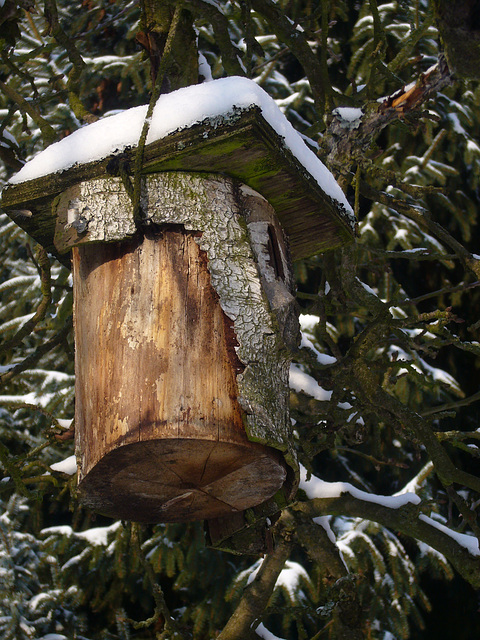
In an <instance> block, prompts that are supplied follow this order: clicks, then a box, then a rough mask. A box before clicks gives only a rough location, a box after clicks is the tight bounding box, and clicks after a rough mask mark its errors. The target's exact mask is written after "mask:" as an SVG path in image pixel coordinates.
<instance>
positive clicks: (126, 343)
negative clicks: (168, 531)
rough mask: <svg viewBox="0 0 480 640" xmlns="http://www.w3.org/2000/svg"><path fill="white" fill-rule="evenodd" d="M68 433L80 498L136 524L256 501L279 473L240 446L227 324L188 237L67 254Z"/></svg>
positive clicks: (172, 233)
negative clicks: (71, 348) (72, 387)
mask: <svg viewBox="0 0 480 640" xmlns="http://www.w3.org/2000/svg"><path fill="white" fill-rule="evenodd" d="M73 268H74V296H75V335H76V432H77V441H76V445H77V457H78V458H79V462H80V469H81V471H80V476H79V491H80V493H81V495H82V498H83V501H84V502H85V503H86V504H88V505H89V506H91V507H92V508H94V509H96V510H97V511H100V512H102V513H104V514H107V515H112V516H114V517H118V518H123V519H130V520H136V521H144V522H159V521H162V522H176V521H183V520H195V519H203V518H215V517H219V516H220V515H225V514H227V513H233V512H236V511H240V510H243V509H246V508H248V507H251V506H253V505H255V504H259V503H261V502H263V501H264V500H266V499H268V498H269V497H270V496H271V495H273V493H275V492H276V491H277V489H279V488H280V487H281V485H282V484H283V482H284V480H285V476H286V471H285V467H284V464H283V462H282V460H281V456H280V455H279V454H278V452H276V451H274V450H273V449H271V448H269V447H265V446H263V445H259V444H257V443H254V442H250V441H249V440H248V439H247V437H246V435H245V429H244V416H243V410H242V409H241V407H240V406H239V402H238V399H237V398H238V389H237V381H236V376H237V374H238V373H239V372H241V370H242V369H243V365H242V363H241V362H240V361H239V359H238V357H237V355H236V350H235V347H236V346H237V345H236V338H235V333H234V329H233V323H232V321H231V320H230V319H229V318H228V317H227V316H226V315H225V313H224V312H223V311H222V309H221V307H220V304H219V299H218V295H217V293H216V291H215V290H214V289H213V287H212V285H211V282H210V274H209V271H208V261H207V256H206V253H205V252H204V251H202V250H201V249H200V248H199V246H198V244H197V242H196V241H195V233H192V232H185V231H183V230H181V229H172V228H171V227H164V228H161V229H160V233H157V234H156V235H155V234H154V235H153V236H152V237H146V238H143V239H142V240H140V239H133V240H129V241H125V242H120V243H112V244H85V245H83V246H79V247H76V248H74V249H73Z"/></svg>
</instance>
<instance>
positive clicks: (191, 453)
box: [2, 79, 353, 523]
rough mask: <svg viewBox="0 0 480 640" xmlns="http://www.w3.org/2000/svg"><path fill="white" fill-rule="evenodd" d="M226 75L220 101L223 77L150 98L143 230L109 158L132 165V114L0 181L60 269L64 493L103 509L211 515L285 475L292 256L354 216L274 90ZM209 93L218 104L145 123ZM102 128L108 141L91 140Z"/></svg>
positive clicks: (346, 234) (157, 516)
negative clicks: (66, 315) (64, 340)
mask: <svg viewBox="0 0 480 640" xmlns="http://www.w3.org/2000/svg"><path fill="white" fill-rule="evenodd" d="M227 80H229V81H231V80H233V79H227ZM236 81H237V82H236V84H235V91H233V89H232V88H231V89H230V90H231V92H232V95H234V101H233V100H231V101H230V103H229V105H230V106H228V105H227V106H225V104H224V103H225V99H226V98H225V94H228V92H229V89H228V87H229V86H230V85H228V84H227V83H226V81H216V82H212V83H208V84H209V85H210V88H208V89H205V88H202V87H204V85H200V86H199V87H189V88H188V89H183V90H180V91H179V92H173V93H172V94H168V95H166V96H162V97H161V99H160V101H159V103H158V104H157V107H156V112H154V117H153V120H152V124H151V130H152V131H153V132H154V133H153V134H152V137H151V138H150V139H147V145H146V147H145V153H144V161H143V167H142V189H141V197H140V206H141V211H142V223H141V224H138V221H137V220H135V219H134V217H133V208H132V201H131V199H130V196H129V195H128V193H127V190H126V189H125V186H124V180H122V178H121V177H119V176H118V175H115V174H116V173H117V167H118V165H119V155H118V154H119V152H121V154H122V155H121V157H120V161H121V163H122V166H123V168H124V173H125V170H126V171H127V172H128V167H129V165H130V166H133V160H134V155H135V149H134V148H133V149H132V148H130V144H129V143H128V135H129V134H130V133H131V132H130V130H132V131H133V133H132V135H133V136H134V137H135V139H136V140H138V137H139V130H140V128H141V123H142V122H143V118H144V116H145V112H144V111H142V110H141V109H143V108H136V109H133V110H130V112H124V113H121V114H119V115H116V116H111V117H110V118H105V119H104V120H102V121H99V122H97V123H94V124H92V125H89V126H87V127H85V128H82V129H80V130H79V131H77V132H75V133H74V134H72V135H71V136H69V137H68V138H65V139H64V140H62V141H61V142H59V143H56V144H55V145H52V146H51V147H49V148H47V149H46V151H45V152H42V154H40V155H39V156H37V158H35V159H34V160H33V161H31V163H29V164H27V165H26V167H25V168H24V169H22V171H21V172H20V174H18V175H17V176H15V177H14V179H13V180H12V181H11V182H10V184H9V185H8V186H7V187H6V189H5V190H4V192H3V198H2V207H3V209H4V210H5V211H6V213H8V215H10V217H11V218H13V219H14V220H15V221H16V222H17V223H18V224H19V225H20V226H21V227H23V228H24V229H25V230H26V231H27V232H28V233H29V234H30V235H31V236H33V237H34V238H35V239H36V240H37V241H38V242H39V243H40V244H42V245H43V246H44V247H46V248H47V249H48V250H49V251H50V252H52V253H54V254H55V255H56V256H58V257H59V259H60V260H62V261H63V262H64V263H70V260H71V263H72V268H73V289H74V326H75V374H76V382H75V395H76V400H75V432H76V435H75V440H76V441H75V444H76V457H77V465H78V489H79V495H80V498H81V500H82V501H83V502H84V503H85V504H86V505H88V506H90V507H92V508H93V509H94V510H96V511H98V512H100V513H103V514H106V515H109V516H113V517H117V518H122V519H126V520H135V521H139V522H151V523H153V522H180V521H189V520H198V519H212V518H221V517H223V516H228V515H231V514H238V513H239V512H241V511H244V510H245V509H248V508H250V507H253V506H255V505H259V504H261V503H263V502H265V501H266V500H268V499H269V498H271V497H272V496H273V495H274V494H276V493H277V492H279V491H283V493H284V494H285V495H286V496H287V498H288V496H290V495H291V493H292V491H293V490H294V488H295V486H296V481H295V477H296V472H297V463H296V458H295V452H294V449H293V446H292V443H291V435H290V421H289V416H288V371H289V363H290V356H289V353H291V350H292V348H295V347H296V345H297V344H298V322H297V318H296V311H295V304H294V295H293V293H294V282H293V276H292V269H291V257H293V259H298V258H303V257H306V256H309V255H312V254H314V253H318V252H320V251H324V250H327V249H331V248H334V247H337V246H339V245H341V244H342V243H345V242H347V241H349V240H351V238H352V234H353V225H352V218H351V213H350V212H349V210H348V203H346V200H345V199H344V197H343V194H342V193H341V191H340V189H339V188H338V187H337V186H336V183H335V182H334V181H333V178H331V176H330V174H328V172H327V171H326V169H325V168H324V167H323V165H321V163H319V161H318V160H317V159H316V157H315V155H314V154H313V153H311V152H310V151H309V150H308V149H307V148H306V147H304V143H303V141H302V140H301V139H300V138H299V137H298V136H297V134H295V132H294V131H293V129H292V128H291V126H290V125H289V124H288V122H287V121H286V120H285V118H284V117H283V116H282V115H281V114H280V112H279V111H278V110H276V106H275V105H274V103H273V101H270V102H268V101H267V98H268V97H265V96H266V94H264V93H263V92H262V91H261V90H260V89H259V88H258V87H257V86H256V85H255V84H254V83H250V81H246V80H240V79H236ZM222 82H223V84H222ZM245 83H248V85H247V84H245ZM252 85H253V87H252ZM239 86H240V88H242V87H243V88H245V87H248V91H249V92H250V94H251V93H252V92H253V96H254V97H253V98H252V97H251V95H250V94H248V95H247V97H244V98H243V102H242V99H240V98H239V95H240V94H239ZM216 91H217V92H218V95H217V94H215V92H216ZM260 92H261V93H260ZM206 93H208V100H211V104H212V105H216V106H215V107H213V106H212V107H211V109H210V110H209V109H208V108H206V107H205V105H204V104H203V103H202V104H203V106H202V107H201V113H200V114H199V113H197V114H196V115H195V117H190V119H189V120H188V121H187V122H185V120H184V121H182V122H180V124H178V123H175V122H174V123H173V125H172V124H170V129H171V128H172V127H173V129H171V130H167V131H165V127H164V129H163V130H161V131H160V133H158V131H157V132H156V133H155V128H156V127H157V129H158V126H160V125H158V126H157V124H158V123H159V122H160V123H161V122H164V120H165V118H166V117H167V115H166V114H168V117H172V110H173V112H175V113H176V112H180V111H182V107H181V104H182V100H183V98H184V97H185V95H186V96H187V97H186V101H187V102H189V104H191V103H194V104H198V103H201V102H202V99H203V97H204V94H206ZM240 93H241V95H243V94H244V93H245V91H243V94H242V92H240ZM247 93H248V92H247ZM212 95H213V98H212ZM202 96H203V97H202ZM205 100H206V98H205ZM268 100H270V99H269V98H268ZM219 101H220V103H221V105H220V111H219V107H218V103H219ZM266 101H267V102H266ZM209 104H210V103H209ZM162 105H163V106H162ZM162 109H163V111H162ZM275 110H276V111H275ZM272 113H273V114H274V115H272ZM125 114H129V117H128V118H127V116H126V115H125ZM162 114H163V116H162ZM115 119H117V120H115ZM125 122H128V127H125V125H124V124H123V125H122V123H125ZM156 123H157V124H156ZM282 127H283V129H282ZM119 130H120V131H119ZM111 131H115V134H111V133H110V132H111ZM112 135H113V138H112ZM115 136H117V137H118V136H123V137H122V140H123V142H119V141H118V140H117V138H115ZM295 136H297V137H295ZM99 140H102V141H103V142H102V144H108V145H110V146H109V147H108V149H107V151H105V148H103V147H102V148H101V149H100V150H99V151H98V152H92V151H91V150H92V148H95V145H96V144H98V141H99ZM112 140H113V141H112ZM125 140H127V142H125ZM299 145H303V146H302V147H301V148H302V149H303V148H304V151H302V152H301V153H299V152H298V149H299V148H300V146H299ZM131 146H133V145H131ZM84 147H85V148H88V149H89V151H88V154H89V155H88V156H87V157H84V156H82V149H83V148H84ZM309 154H310V155H309ZM42 156H43V158H42ZM34 163H36V164H34ZM320 165H321V171H322V172H323V173H322V176H324V180H325V182H324V183H322V179H323V178H322V179H319V178H318V175H316V174H315V172H316V171H317V170H318V167H319V166H320ZM312 167H313V170H312ZM22 172H23V175H22ZM332 185H334V186H332ZM335 189H337V190H338V191H335Z"/></svg>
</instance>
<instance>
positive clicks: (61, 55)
mask: <svg viewBox="0 0 480 640" xmlns="http://www.w3.org/2000/svg"><path fill="white" fill-rule="evenodd" d="M0 5H1V6H0V52H1V59H0V91H1V93H0V115H1V123H0V159H1V160H2V163H1V164H0V180H1V181H2V184H5V183H6V182H7V181H8V179H9V178H10V177H11V176H12V175H13V174H14V173H15V172H16V171H18V170H19V169H20V168H21V167H22V166H23V164H24V162H25V161H27V160H29V159H30V158H32V157H33V156H35V155H36V154H37V153H38V152H39V151H41V150H42V149H43V148H45V147H46V146H47V145H49V144H51V143H52V142H54V141H57V140H59V139H61V138H63V137H65V136H67V135H69V134H70V133H71V132H73V131H74V130H76V129H77V128H79V127H80V126H82V125H84V124H88V123H91V122H93V121H95V120H96V119H98V118H100V117H108V115H109V114H111V113H112V112H115V111H117V110H122V109H127V108H130V107H132V106H137V105H139V104H145V103H149V101H150V100H151V99H152V96H153V100H155V99H156V98H158V95H159V94H160V93H162V92H163V93H164V92H169V91H173V90H175V89H177V88H179V87H182V86H186V85H189V84H194V83H196V82H204V81H209V80H211V78H215V79H216V78H220V77H223V76H227V75H244V76H247V77H249V78H251V79H253V80H254V81H255V82H256V83H257V84H258V85H259V86H261V87H262V88H263V89H265V91H267V92H268V93H269V95H270V96H272V97H273V98H274V99H275V101H276V103H277V105H278V106H279V107H280V108H281V110H282V111H283V112H284V113H285V115H286V116H287V118H288V119H289V120H290V121H291V123H292V124H293V126H294V127H295V128H296V129H297V130H298V131H299V132H300V133H301V134H302V135H303V136H304V139H305V140H306V143H307V144H308V145H309V146H310V147H311V148H312V149H314V150H315V152H316V153H317V154H318V156H319V158H321V159H322V161H323V162H324V163H325V164H326V165H327V166H328V168H329V169H330V171H331V172H332V173H333V175H334V176H335V178H336V179H337V181H338V183H339V184H340V185H341V187H342V188H343V190H344V191H345V193H346V194H347V196H348V198H349V200H350V202H351V203H352V205H353V207H354V209H355V213H356V215H357V218H358V234H357V237H356V239H355V242H354V243H352V244H350V245H348V246H346V247H344V248H342V249H339V250H336V251H332V252H330V253H326V254H324V255H316V256H313V257H311V258H308V259H305V260H302V261H299V262H297V263H296V264H295V274H296V280H297V287H298V291H297V300H298V307H299V311H300V324H301V329H302V343H301V346H300V348H299V349H298V350H296V351H295V352H294V353H292V358H293V364H292V368H291V377H290V385H291V417H292V423H293V431H292V439H293V441H294V443H295V448H296V450H297V453H298V457H299V461H300V463H301V482H300V489H299V491H298V493H297V496H296V497H295V499H294V501H293V502H292V503H291V504H289V505H288V506H286V507H285V508H284V509H283V510H282V511H281V512H279V513H276V514H275V515H274V516H272V515H271V516H270V517H269V518H270V519H267V520H265V519H264V520H265V522H266V524H267V525H268V526H269V529H268V535H269V537H270V538H271V543H270V545H269V551H268V552H267V553H266V554H265V556H264V557H254V558H252V557H251V556H248V555H244V556H242V555H238V556H236V555H231V554H227V553H225V552H223V551H219V550H216V549H212V548H209V547H208V546H206V544H205V537H204V531H203V527H202V523H190V524H185V525H180V524H159V525H155V526H148V527H147V526H140V525H138V524H136V523H125V522H112V521H111V520H108V519H107V518H104V517H102V516H96V515H95V514H93V513H91V512H89V511H88V510H86V509H85V508H83V507H82V506H81V505H80V504H79V502H78V500H77V497H76V486H75V476H74V469H73V468H72V464H71V456H72V454H73V446H72V438H71V433H72V428H73V426H72V418H73V402H74V391H73V379H74V375H73V360H74V347H73V335H72V318H71V314H72V290H71V289H72V283H71V276H70V271H69V269H68V264H67V263H65V264H61V263H60V262H58V261H57V260H56V259H55V258H53V257H52V256H51V255H49V254H48V253H47V251H46V250H45V249H44V248H43V247H41V246H39V245H36V244H35V242H34V241H33V240H32V239H30V238H29V237H28V236H27V235H26V234H25V233H24V232H23V231H22V230H21V229H20V227H18V226H17V225H16V224H15V223H14V222H12V221H11V220H10V219H9V218H8V217H7V215H5V214H2V215H1V217H0V243H1V256H2V259H1V267H0V268H1V277H0V296H1V298H0V299H1V305H0V323H1V324H0V332H1V337H2V343H1V344H0V359H1V360H0V380H1V383H2V388H1V392H0V393H1V395H0V407H1V408H0V468H1V470H2V474H3V478H2V480H1V481H0V510H1V513H2V515H1V516H0V630H1V631H0V633H1V635H2V637H5V638H6V639H7V638H21V639H23V638H25V639H27V638H28V639H33V640H41V639H43V640H61V639H63V638H78V639H82V638H85V639H92V640H93V639H95V640H97V639H98V638H103V639H105V640H106V639H112V640H113V639H118V640H120V639H121V640H127V639H130V638H132V639H133V638H158V639H160V638H168V639H170V640H174V639H180V638H181V639H182V640H187V639H189V638H191V639H193V640H209V639H212V638H216V637H218V638H219V639H220V640H233V639H234V638H238V639H247V638H255V637H263V638H266V639H272V638H283V639H285V640H297V639H298V640H303V639H307V638H308V639H310V640H314V639H317V638H327V637H328V638H332V639H341V638H349V639H353V640H355V639H356V638H371V639H372V640H384V639H385V640H392V639H395V640H403V639H405V640H406V639H408V638H419V637H422V638H428V637H430V636H429V635H428V633H429V626H428V625H427V627H426V628H425V624H426V622H427V621H428V620H430V619H431V618H430V616H429V614H428V612H429V610H430V608H431V603H430V601H434V598H435V592H434V591H431V590H430V591H429V589H430V588H431V585H432V584H433V583H432V580H431V578H434V579H435V580H436V581H437V582H436V583H435V584H440V581H446V580H451V579H452V578H453V576H456V577H455V580H457V582H456V584H458V585H460V586H459V589H460V590H461V593H462V594H463V595H464V599H465V601H472V602H473V601H474V599H473V595H474V590H478V589H480V551H479V546H478V545H479V542H478V541H479V538H480V523H479V521H478V515H477V513H478V507H479V505H480V474H479V473H478V459H479V451H480V450H479V448H478V445H479V440H480V429H479V425H478V418H479V412H478V405H477V404H475V403H476V402H477V401H478V399H480V393H479V392H478V388H477V387H478V385H477V372H478V369H479V365H480V357H479V356H480V344H479V342H478V340H477V336H478V331H479V327H480V323H479V321H478V317H479V311H480V297H479V293H478V285H479V281H480V255H478V253H476V251H477V252H478V249H476V247H477V246H478V241H479V238H480V236H479V232H478V225H477V208H478V205H479V193H480V192H479V181H480V141H479V139H478V134H477V132H478V130H479V124H480V122H479V115H478V114H479V103H480V89H479V86H478V82H477V80H478V72H476V71H475V70H476V69H478V68H480V65H479V64H478V63H479V62H480V61H479V60H478V55H477V53H476V43H477V41H478V38H479V37H480V35H479V33H480V27H479V26H478V25H479V18H478V15H477V14H478V10H476V9H475V7H476V6H477V4H476V3H472V2H469V1H468V0H457V1H456V2H448V1H446V0H435V1H434V0H416V1H415V2H406V1H404V0H394V1H392V2H388V3H387V2H382V1H381V0H359V1H357V2H349V1H348V0H336V1H333V0H321V1H320V0H319V1H318V2H312V1H311V0H277V2H274V1H273V0H246V1H241V2H240V1H239V0H231V1H228V2H217V1H214V0H183V1H182V2H179V1H178V0H166V1H165V2H155V1H154V0H140V2H134V1H133V0H132V1H131V2H126V3H113V2H106V1H105V0H82V2H74V3H69V2H66V1H65V0H44V2H36V1H35V0H18V1H16V0H3V2H0ZM166 42H168V43H169V48H170V49H169V51H168V50H167V51H165V49H164V48H165V46H166ZM469 43H471V46H469ZM472 59H473V61H474V62H475V61H476V66H475V64H474V63H472ZM472 69H473V70H472ZM133 178H135V176H133ZM17 216H18V218H17V220H18V221H19V222H21V220H22V216H28V212H17ZM339 483H342V484H339ZM459 576H461V580H460V579H459ZM444 608H448V607H447V606H446V605H445V604H444ZM433 615H435V616H439V617H441V616H442V615H443V614H442V611H440V610H435V609H434V610H433ZM450 617H451V618H452V619H453V620H454V621H455V631H450V629H449V627H444V634H445V633H446V634H451V635H444V636H442V637H445V638H446V639H447V640H448V638H453V637H455V638H456V639H457V638H458V639H460V640H461V639H462V638H464V639H465V640H473V638H476V637H478V635H479V632H480V621H479V618H478V614H477V613H476V611H475V606H474V605H473V604H472V608H471V610H469V611H468V612H467V614H465V616H464V617H462V614H461V612H460V611H458V610H455V609H452V610H451V611H450ZM422 630H423V631H422Z"/></svg>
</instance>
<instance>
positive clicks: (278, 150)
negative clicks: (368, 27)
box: [2, 107, 354, 260]
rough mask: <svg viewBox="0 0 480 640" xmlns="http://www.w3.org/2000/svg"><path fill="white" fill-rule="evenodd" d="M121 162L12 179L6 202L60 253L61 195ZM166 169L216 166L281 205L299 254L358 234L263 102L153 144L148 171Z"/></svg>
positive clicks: (129, 154) (127, 158)
mask: <svg viewBox="0 0 480 640" xmlns="http://www.w3.org/2000/svg"><path fill="white" fill-rule="evenodd" d="M133 154H134V150H133V151H132V150H127V151H126V152H125V153H124V154H122V161H123V163H124V166H126V167H128V164H129V163H130V164H132V161H133V157H134V156H133ZM118 162H119V160H118V158H117V157H109V158H105V159H103V160H101V161H96V162H91V163H87V164H83V165H80V166H74V167H72V168H70V169H68V170H66V171H64V172H62V173H55V174H51V175H48V176H44V177H42V178H38V179H36V180H30V181H27V182H23V183H20V184H13V185H7V187H6V188H5V189H4V191H3V194H2V208H3V209H4V210H5V211H6V212H7V213H8V215H9V216H10V217H12V218H13V219H14V220H15V222H17V224H18V225H19V226H21V227H22V228H23V229H25V230H26V231H27V232H28V233H29V234H30V235H31V236H33V237H34V238H35V239H36V240H37V241H38V242H39V243H40V244H42V245H43V246H45V247H46V248H47V249H48V251H52V252H54V253H56V254H57V255H59V256H60V259H62V257H61V254H59V253H58V250H57V249H56V248H55V246H54V245H53V235H54V230H55V222H56V221H55V206H56V198H57V196H59V194H61V193H62V192H64V191H65V190H67V189H68V188H69V187H72V186H73V185H75V184H77V183H80V182H86V181H89V180H92V179H95V178H99V177H105V176H106V175H108V174H109V173H110V174H111V173H112V172H113V174H114V173H115V171H116V170H117V167H118ZM166 170H185V171H209V172H210V171H218V172H220V173H223V174H227V175H229V176H231V177H233V178H236V179H237V180H239V181H240V182H242V183H244V184H247V185H249V186H250V187H252V188H253V189H255V190H256V191H257V192H259V193H261V194H262V195H263V196H264V197H265V198H266V199H267V200H268V201H269V202H270V204H271V205H272V206H273V207H274V209H275V211H276V214H277V216H278V219H279V220H280V223H281V224H282V227H283V229H284V231H285V233H286V234H287V236H288V238H289V242H290V248H291V251H292V257H293V259H294V260H297V259H300V258H304V257H307V256H310V255H313V254H315V253H319V252H322V251H327V250H330V249H334V248H336V247H338V246H340V245H342V244H345V243H346V242H350V241H351V240H352V239H353V233H354V229H353V220H351V219H350V218H349V216H348V215H347V213H346V212H345V211H344V210H343V208H342V206H341V205H340V204H339V203H338V202H337V201H334V200H332V199H331V198H330V197H329V196H328V195H327V194H326V193H325V192H324V191H323V190H322V188H321V187H320V186H319V185H318V184H317V182H316V181H315V179H314V178H313V177H312V176H311V175H310V174H309V173H308V172H307V171H306V170H305V168H304V167H303V166H301V165H300V163H299V162H298V160H297V159H296V158H295V157H294V156H293V155H292V153H291V152H290V151H289V150H288V149H287V148H285V146H284V144H283V139H282V137H281V136H279V135H278V133H277V132H276V131H274V129H273V128H272V127H271V126H270V125H269V124H268V123H267V122H266V120H265V119H264V117H263V115H262V113H261V111H260V110H259V108H258V107H251V108H249V109H247V110H239V112H238V113H233V114H229V115H228V116H225V117H223V116H219V117H216V118H212V119H206V120H205V121H204V122H202V123H199V124H195V125H193V126H191V127H188V128H186V129H182V130H181V131H176V132H174V133H172V134H170V135H168V136H166V137H165V138H162V139H161V140H157V141H156V142H153V143H151V144H149V145H147V146H146V148H145V154H144V164H143V173H145V174H150V173H156V172H159V171H166ZM52 207H53V208H52Z"/></svg>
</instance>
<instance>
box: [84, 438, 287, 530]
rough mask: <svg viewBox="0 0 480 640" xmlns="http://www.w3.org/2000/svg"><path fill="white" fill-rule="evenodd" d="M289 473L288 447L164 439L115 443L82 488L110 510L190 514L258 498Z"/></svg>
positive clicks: (204, 514)
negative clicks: (285, 460)
mask: <svg viewBox="0 0 480 640" xmlns="http://www.w3.org/2000/svg"><path fill="white" fill-rule="evenodd" d="M285 478H286V470H285V466H284V463H283V461H282V458H281V455H280V454H279V453H278V452H276V451H275V450H273V449H270V448H267V447H265V446H262V445H257V444H255V443H252V442H247V443H245V444H237V443H227V442H218V441H217V442H209V441H205V440H203V441H202V440H187V439H162V440H153V441H152V440H150V441H148V442H137V443H133V444H128V445H124V446H121V447H118V448H117V449H114V450H113V451H110V453H108V454H107V455H106V456H105V457H104V458H102V459H101V460H100V461H99V462H98V463H97V464H96V465H95V466H94V467H93V468H92V469H91V470H90V471H89V473H87V474H86V475H85V477H84V478H83V479H82V480H81V482H80V484H79V493H80V497H81V499H82V502H83V503H84V504H85V505H86V506H89V507H91V508H93V509H94V510H95V511H97V512H99V513H102V514H104V515H107V516H113V517H115V518H120V519H123V520H134V521H137V522H145V523H152V524H153V523H158V522H190V521H193V520H203V519H211V518H218V517H221V516H226V515H228V514H233V513H237V512H239V511H243V510H245V509H248V508H250V507H253V506H256V505H258V504H260V503H262V502H264V501H265V500H268V499H269V498H270V497H271V496H273V495H274V494H275V493H276V492H277V491H278V490H279V489H280V488H281V487H282V485H283V483H284V481H285Z"/></svg>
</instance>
